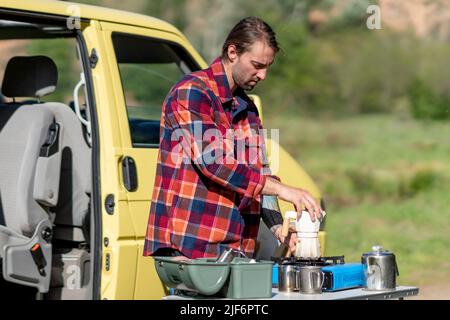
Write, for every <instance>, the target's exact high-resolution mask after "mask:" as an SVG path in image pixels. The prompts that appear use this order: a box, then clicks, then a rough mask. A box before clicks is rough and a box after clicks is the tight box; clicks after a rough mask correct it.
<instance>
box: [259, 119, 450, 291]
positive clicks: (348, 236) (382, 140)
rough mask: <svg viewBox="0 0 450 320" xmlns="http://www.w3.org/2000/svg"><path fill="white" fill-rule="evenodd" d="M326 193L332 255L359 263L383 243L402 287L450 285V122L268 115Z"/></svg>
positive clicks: (290, 150) (329, 251)
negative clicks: (395, 264)
mask: <svg viewBox="0 0 450 320" xmlns="http://www.w3.org/2000/svg"><path fill="white" fill-rule="evenodd" d="M265 122H266V123H265V125H266V127H270V128H279V129H280V142H281V144H282V145H283V146H284V147H285V148H286V149H287V150H288V151H289V152H290V153H291V154H292V155H293V156H294V158H296V159H297V160H298V161H299V162H300V163H301V164H302V166H303V167H304V168H305V170H306V171H307V172H308V173H309V174H310V175H311V176H312V177H313V179H314V180H315V181H316V183H317V184H318V186H319V188H320V189H321V190H322V192H323V194H324V197H325V200H326V204H327V212H328V213H329V215H328V217H327V227H326V230H327V236H328V238H327V248H326V251H327V255H340V254H344V255H345V256H346V261H348V262H358V261H360V257H361V254H362V253H363V252H367V251H370V250H371V247H372V245H375V244H380V245H382V246H383V247H384V248H386V249H388V250H390V251H392V252H394V253H395V254H396V257H397V261H398V266H399V271H400V277H399V283H400V284H408V285H419V286H420V285H424V284H433V283H439V282H442V281H447V282H448V280H449V279H450V271H448V270H450V269H449V267H450V250H449V248H448V246H449V244H450V197H449V196H448V193H449V192H448V190H449V189H450V175H449V172H450V170H449V169H450V164H449V161H448V160H449V159H450V123H448V122H420V121H417V120H413V119H410V118H408V117H404V116H396V115H364V116H352V117H348V118H341V119H330V118H323V119H311V118H299V117H298V116H297V117H296V116H292V115H272V114H268V115H266V117H265Z"/></svg>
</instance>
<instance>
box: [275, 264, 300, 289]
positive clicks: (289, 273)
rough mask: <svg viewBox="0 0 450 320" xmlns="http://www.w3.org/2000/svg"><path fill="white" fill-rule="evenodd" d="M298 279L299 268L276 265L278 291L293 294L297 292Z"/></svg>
mask: <svg viewBox="0 0 450 320" xmlns="http://www.w3.org/2000/svg"><path fill="white" fill-rule="evenodd" d="M299 278H300V268H299V266H297V265H295V264H281V263H280V264H278V291H279V292H294V291H298V290H299V288H298V279H299Z"/></svg>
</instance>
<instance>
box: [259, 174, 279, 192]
mask: <svg viewBox="0 0 450 320" xmlns="http://www.w3.org/2000/svg"><path fill="white" fill-rule="evenodd" d="M282 188H283V184H282V183H281V182H280V181H278V180H276V179H274V178H271V177H267V179H266V183H265V184H264V188H263V189H262V191H261V193H262V194H263V195H268V196H279V195H280V193H281V190H282Z"/></svg>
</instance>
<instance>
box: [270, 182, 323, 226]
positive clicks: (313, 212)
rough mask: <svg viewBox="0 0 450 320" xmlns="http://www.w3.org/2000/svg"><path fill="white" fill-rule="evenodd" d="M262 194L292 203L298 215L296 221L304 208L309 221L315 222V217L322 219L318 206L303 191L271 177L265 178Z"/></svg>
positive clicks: (309, 195)
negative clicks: (309, 218)
mask: <svg viewBox="0 0 450 320" xmlns="http://www.w3.org/2000/svg"><path fill="white" fill-rule="evenodd" d="M262 194H267V195H276V196H278V198H279V199H281V200H284V201H287V202H290V203H292V204H293V205H294V208H295V211H297V214H298V216H297V219H299V218H300V216H301V214H302V210H303V209H304V208H305V209H306V210H307V211H308V213H309V215H310V217H311V221H313V222H314V221H316V217H317V218H318V219H321V218H322V209H321V208H320V205H319V204H318V203H317V201H316V200H315V199H314V198H313V197H312V196H311V194H310V193H309V192H308V191H306V190H304V189H300V188H295V187H291V186H288V185H285V184H283V183H281V182H279V181H277V180H275V179H273V178H271V177H267V179H266V183H265V185H264V188H263V190H262Z"/></svg>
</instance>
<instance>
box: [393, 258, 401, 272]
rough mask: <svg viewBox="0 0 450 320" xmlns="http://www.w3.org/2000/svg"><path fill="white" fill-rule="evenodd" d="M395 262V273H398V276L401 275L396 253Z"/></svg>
mask: <svg viewBox="0 0 450 320" xmlns="http://www.w3.org/2000/svg"><path fill="white" fill-rule="evenodd" d="M394 262H395V273H396V274H397V277H398V276H399V275H400V272H398V266H397V259H395V255H394Z"/></svg>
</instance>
